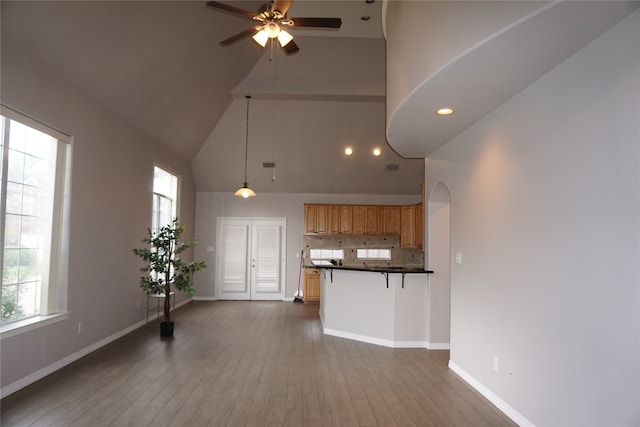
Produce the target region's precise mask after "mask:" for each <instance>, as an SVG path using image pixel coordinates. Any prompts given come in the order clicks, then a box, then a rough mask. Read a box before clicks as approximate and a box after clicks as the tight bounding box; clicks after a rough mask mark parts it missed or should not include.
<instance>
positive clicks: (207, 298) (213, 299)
mask: <svg viewBox="0 0 640 427" xmlns="http://www.w3.org/2000/svg"><path fill="white" fill-rule="evenodd" d="M193 300H194V301H218V298H216V297H193Z"/></svg>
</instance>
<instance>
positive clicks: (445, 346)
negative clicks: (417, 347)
mask: <svg viewBox="0 0 640 427" xmlns="http://www.w3.org/2000/svg"><path fill="white" fill-rule="evenodd" d="M427 348H428V349H429V350H449V349H450V348H451V346H450V344H449V343H448V342H428V343H427Z"/></svg>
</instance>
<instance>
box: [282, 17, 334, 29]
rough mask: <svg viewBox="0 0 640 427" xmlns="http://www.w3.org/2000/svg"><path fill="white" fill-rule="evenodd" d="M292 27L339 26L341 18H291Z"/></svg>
mask: <svg viewBox="0 0 640 427" xmlns="http://www.w3.org/2000/svg"><path fill="white" fill-rule="evenodd" d="M290 20H291V21H293V25H292V26H293V27H322V28H340V26H341V25H342V18H291V19H290Z"/></svg>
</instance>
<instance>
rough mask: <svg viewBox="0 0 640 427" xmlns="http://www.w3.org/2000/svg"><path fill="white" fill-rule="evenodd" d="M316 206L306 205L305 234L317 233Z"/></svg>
mask: <svg viewBox="0 0 640 427" xmlns="http://www.w3.org/2000/svg"><path fill="white" fill-rule="evenodd" d="M316 211H317V206H316V205H304V232H305V233H315V232H316Z"/></svg>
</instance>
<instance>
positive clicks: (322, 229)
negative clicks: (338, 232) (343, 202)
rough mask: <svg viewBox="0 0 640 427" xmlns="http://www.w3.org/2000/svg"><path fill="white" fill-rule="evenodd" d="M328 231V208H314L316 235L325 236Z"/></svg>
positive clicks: (320, 206)
mask: <svg viewBox="0 0 640 427" xmlns="http://www.w3.org/2000/svg"><path fill="white" fill-rule="evenodd" d="M328 230H329V206H327V205H317V206H316V233H319V234H325V233H327V231H328Z"/></svg>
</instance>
